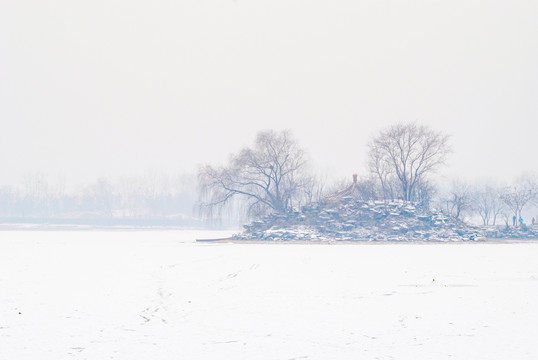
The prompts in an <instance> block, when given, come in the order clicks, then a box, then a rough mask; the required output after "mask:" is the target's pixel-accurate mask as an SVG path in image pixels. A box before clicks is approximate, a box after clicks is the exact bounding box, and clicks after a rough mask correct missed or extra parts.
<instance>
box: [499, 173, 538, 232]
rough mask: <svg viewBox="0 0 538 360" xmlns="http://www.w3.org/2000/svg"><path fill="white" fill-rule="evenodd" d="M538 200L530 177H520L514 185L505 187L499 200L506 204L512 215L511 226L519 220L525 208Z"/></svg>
mask: <svg viewBox="0 0 538 360" xmlns="http://www.w3.org/2000/svg"><path fill="white" fill-rule="evenodd" d="M537 199H538V186H537V185H536V182H535V181H534V180H533V179H531V178H530V177H522V178H520V179H519V180H518V181H517V182H516V185H514V186H510V187H507V188H506V189H504V191H503V193H502V194H501V200H502V201H503V202H504V203H505V204H506V206H507V207H508V209H510V210H511V211H512V214H513V219H514V222H513V225H516V221H517V220H518V219H519V218H521V213H522V211H523V209H524V208H525V206H527V205H528V204H529V203H532V202H535V201H536V200H537Z"/></svg>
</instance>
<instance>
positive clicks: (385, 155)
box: [369, 123, 450, 201]
mask: <svg viewBox="0 0 538 360" xmlns="http://www.w3.org/2000/svg"><path fill="white" fill-rule="evenodd" d="M449 152H450V147H449V144H448V136H447V135H444V134H442V133H440V132H436V131H433V130H431V129H429V128H428V127H426V126H422V125H417V124H415V123H410V124H396V125H393V126H391V127H389V128H388V129H386V130H383V131H381V132H380V133H379V134H378V135H377V136H376V137H374V139H373V140H372V141H371V143H370V145H369V160H370V161H369V164H370V171H371V172H372V173H373V175H375V176H376V177H377V178H378V180H379V182H380V185H381V187H382V189H383V193H384V197H385V198H386V197H387V194H386V193H387V190H388V186H387V184H390V183H392V182H395V183H396V184H397V185H398V190H399V191H398V192H399V195H400V197H401V198H402V199H403V200H405V201H415V200H417V194H418V193H419V190H420V189H419V187H420V185H421V184H425V183H427V181H426V180H427V177H428V175H430V174H432V173H434V172H435V171H436V170H437V169H438V167H439V166H440V165H442V164H444V163H445V161H446V157H447V155H448V153H449Z"/></svg>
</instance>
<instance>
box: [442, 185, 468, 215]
mask: <svg viewBox="0 0 538 360" xmlns="http://www.w3.org/2000/svg"><path fill="white" fill-rule="evenodd" d="M444 203H445V209H446V211H447V213H448V214H449V215H450V216H452V217H454V218H456V219H462V217H463V216H464V215H465V214H466V213H468V212H469V211H470V210H471V208H472V203H473V202H472V192H471V189H470V187H469V185H467V184H466V183H464V182H458V181H455V182H453V183H452V186H451V188H450V191H449V193H448V195H447V196H446V197H445V200H444Z"/></svg>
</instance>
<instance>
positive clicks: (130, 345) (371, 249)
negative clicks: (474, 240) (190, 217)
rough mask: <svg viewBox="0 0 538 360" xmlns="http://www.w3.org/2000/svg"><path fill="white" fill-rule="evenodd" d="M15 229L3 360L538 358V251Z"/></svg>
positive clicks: (3, 255) (3, 289)
mask: <svg viewBox="0 0 538 360" xmlns="http://www.w3.org/2000/svg"><path fill="white" fill-rule="evenodd" d="M223 235H226V234H223V233H220V234H219V233H211V232H194V231H160V232H157V231H156V232H151V231H141V232H129V231H125V232H105V231H61V232H54V231H19V232H10V231H3V232H0V359H39V360H43V359H51V360H52V359H54V360H59V359H98V360H102V359H125V360H132V359H159V360H163V359H285V360H288V359H289V360H291V359H436V360H437V359H474V360H476V359H499V360H500V359H503V360H505V359H519V360H521V359H529V360H530V359H533V360H534V359H537V358H538V342H537V341H536V333H537V330H538V244H537V243H535V242H533V243H529V244H469V243H467V244H436V245H420V244H415V245H410V244H387V245H258V244H197V243H194V239H195V238H197V237H198V238H200V237H219V236H223Z"/></svg>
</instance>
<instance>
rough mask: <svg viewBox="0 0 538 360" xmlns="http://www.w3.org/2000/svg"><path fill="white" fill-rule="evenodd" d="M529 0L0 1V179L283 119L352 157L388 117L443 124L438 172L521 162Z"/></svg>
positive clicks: (489, 172) (531, 27)
mask: <svg viewBox="0 0 538 360" xmlns="http://www.w3.org/2000/svg"><path fill="white" fill-rule="evenodd" d="M537 44H538V2H537V1H535V0H533V1H519V0H511V1H506V0H502V1H501V0H498V1H497V0H488V1H473V0H451V1H446V0H442V1H416V0H412V1H409V0H407V1H401V0H398V1H383V0H375V1H374V0H365V1H360V0H350V1H338V0H336V1H318V0H310V1H294V0H286V1H281V0H268V1H265V0H236V1H234V0H218V1H217V0H214V1H205V0H195V1H194V0H177V1H172V0H169V1H165V0H151V1H149V0H147V1H137V0H116V1H114V0H106V1H104V0H92V1H71V0H50V1H40V0H34V1H30V0H17V1H2V2H1V4H0V119H1V121H2V127H1V131H0V164H1V169H2V170H1V172H0V184H3V183H10V184H13V183H15V182H17V181H20V179H21V177H22V176H23V174H25V173H31V172H36V171H38V172H42V173H45V174H47V175H49V176H53V177H54V176H62V177H64V178H65V179H67V180H68V181H72V182H83V181H87V180H93V179H96V178H97V177H99V176H105V175H108V176H118V175H123V174H132V173H138V172H143V171H145V170H147V169H157V170H162V171H165V172H169V171H172V172H177V171H195V169H196V167H197V165H198V164H200V163H204V162H208V163H213V164H218V163H221V162H223V161H225V160H226V159H227V157H228V155H229V154H230V153H233V152H235V151H237V150H238V149H240V148H241V147H242V146H244V145H247V144H249V143H251V142H252V140H253V138H254V135H255V133H256V132H257V131H258V130H261V129H266V128H274V129H284V128H287V129H291V130H293V132H294V134H295V135H296V137H297V138H298V139H299V141H300V142H301V144H302V145H303V146H304V147H306V148H307V149H308V151H309V153H310V155H311V157H312V159H313V160H314V162H315V164H316V166H317V169H318V171H319V172H320V173H323V174H328V175H329V176H331V177H335V176H344V175H346V176H349V175H350V174H351V173H353V172H359V173H364V171H365V168H366V167H365V162H366V157H365V155H366V144H367V142H368V140H369V139H370V138H371V136H372V135H374V134H375V133H376V132H377V131H379V130H380V129H382V128H383V127H386V126H387V125H389V124H392V123H395V122H398V121H400V122H408V121H417V122H419V123H422V124H426V125H428V126H430V127H432V128H434V129H436V130H439V131H443V132H446V133H448V134H451V135H452V145H453V149H454V153H453V154H452V156H451V157H450V162H449V166H448V167H447V169H446V170H445V173H447V174H448V176H454V177H461V176H463V177H467V178H490V177H491V178H495V177H499V178H501V179H506V178H508V179H511V178H512V177H515V176H517V175H519V174H520V173H521V172H524V171H531V172H532V171H536V170H538V150H537V145H536V141H535V139H537V138H538V45H537Z"/></svg>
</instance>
